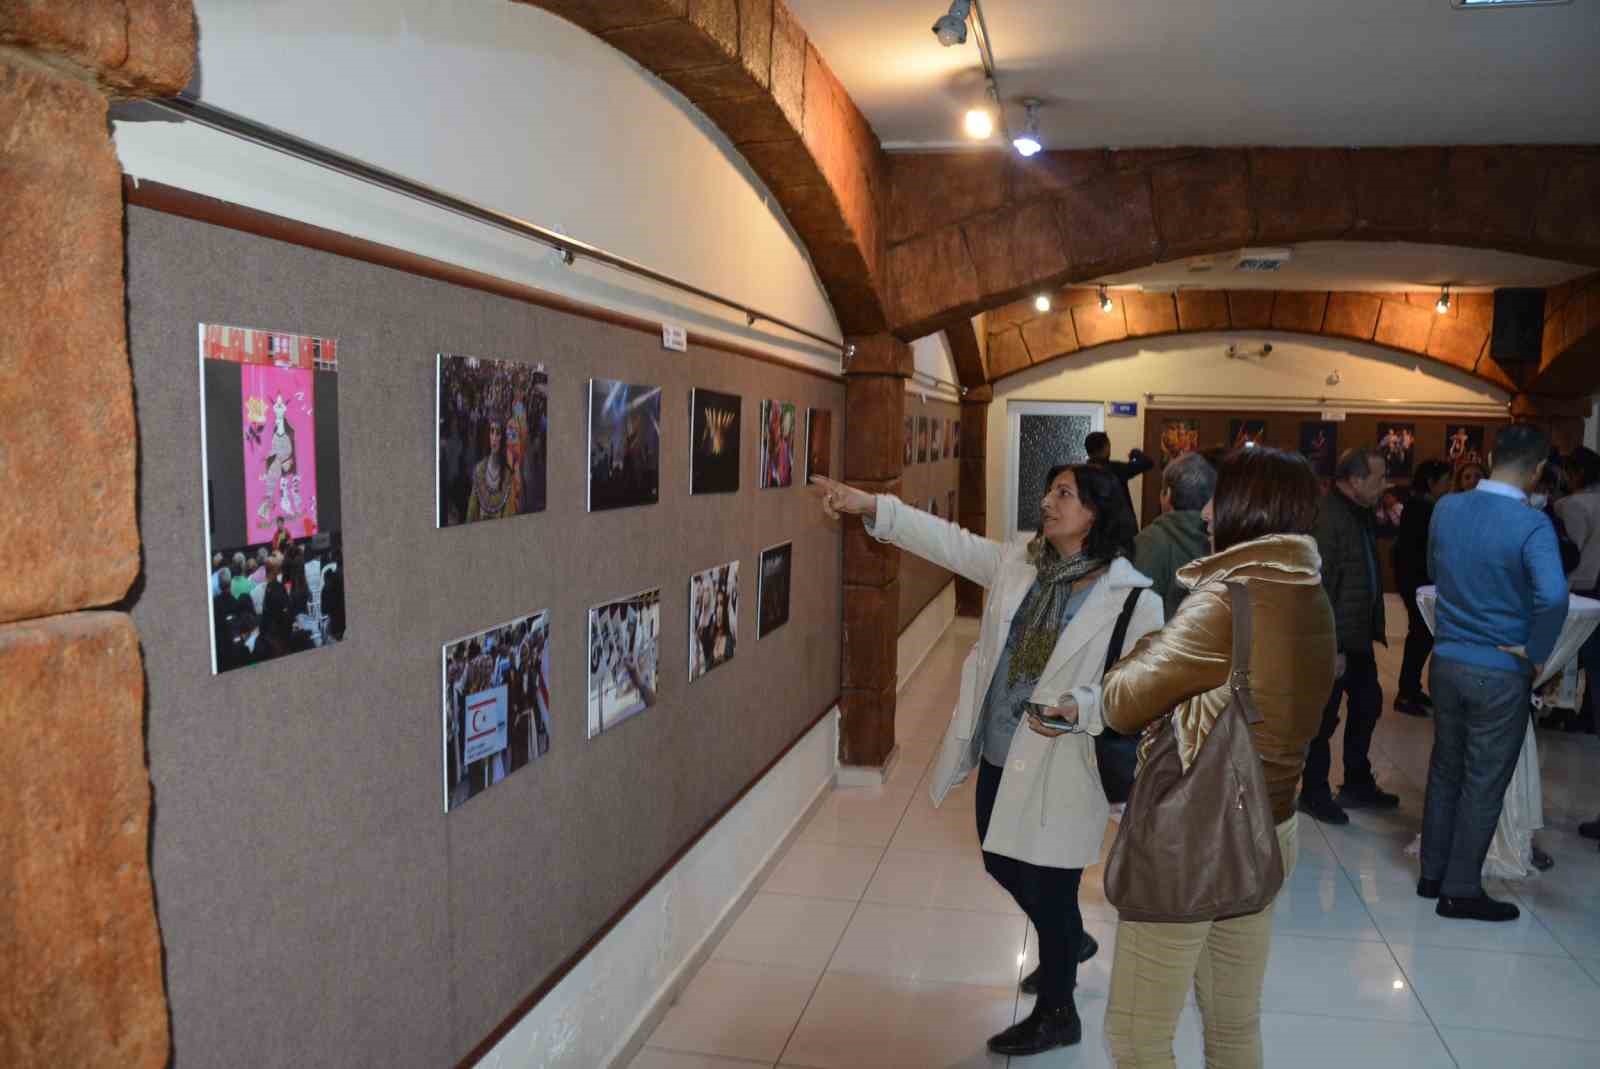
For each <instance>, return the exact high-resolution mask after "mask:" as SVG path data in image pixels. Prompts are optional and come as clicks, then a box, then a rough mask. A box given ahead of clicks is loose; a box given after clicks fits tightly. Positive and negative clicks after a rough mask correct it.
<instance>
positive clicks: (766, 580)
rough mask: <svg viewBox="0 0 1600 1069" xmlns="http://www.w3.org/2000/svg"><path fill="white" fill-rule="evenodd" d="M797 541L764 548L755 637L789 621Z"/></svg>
mask: <svg viewBox="0 0 1600 1069" xmlns="http://www.w3.org/2000/svg"><path fill="white" fill-rule="evenodd" d="M793 557H794V543H792V542H784V543H782V544H780V545H776V546H773V547H771V548H770V549H763V550H762V551H761V569H760V571H759V572H758V573H757V575H756V603H757V606H758V608H759V612H758V613H757V617H756V638H757V639H763V638H766V637H767V636H768V635H770V634H772V632H774V631H776V630H777V629H778V628H780V627H782V626H783V625H784V624H786V623H788V622H789V567H790V563H791V562H792V560H793Z"/></svg>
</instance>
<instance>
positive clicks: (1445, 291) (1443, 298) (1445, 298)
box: [1433, 285, 1450, 315]
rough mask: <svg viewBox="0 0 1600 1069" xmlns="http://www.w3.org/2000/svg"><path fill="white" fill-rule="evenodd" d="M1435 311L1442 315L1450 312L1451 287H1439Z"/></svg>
mask: <svg viewBox="0 0 1600 1069" xmlns="http://www.w3.org/2000/svg"><path fill="white" fill-rule="evenodd" d="M1433 310H1434V311H1435V312H1438V313H1439V314H1440V315H1444V314H1445V313H1446V312H1448V311H1450V287H1449V286H1448V285H1445V286H1440V287H1439V299H1438V300H1437V301H1434V302H1433Z"/></svg>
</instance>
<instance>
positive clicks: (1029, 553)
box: [811, 465, 1162, 1055]
mask: <svg viewBox="0 0 1600 1069" xmlns="http://www.w3.org/2000/svg"><path fill="white" fill-rule="evenodd" d="M811 482H812V484H813V486H815V487H816V488H817V489H818V490H819V491H820V493H821V496H822V507H823V511H824V512H826V513H827V514H828V516H830V517H837V516H839V515H840V514H841V513H849V514H852V515H858V516H861V517H862V518H863V520H864V521H865V523H866V527H867V531H868V532H869V533H870V534H871V535H872V536H873V537H874V538H876V539H878V540H879V541H882V542H889V543H891V544H893V545H896V546H899V547H900V548H901V549H904V550H907V551H908V552H911V553H915V554H917V555H918V556H920V557H922V558H924V559H926V560H929V561H931V562H933V563H934V564H937V565H939V566H941V567H943V568H948V569H949V570H951V571H953V572H956V573H958V574H960V575H963V576H965V577H966V578H968V579H971V580H972V581H973V582H975V583H978V584H980V585H981V586H983V587H985V588H986V589H987V590H988V591H989V596H988V598H987V599H986V600H985V605H984V613H983V621H982V625H981V630H980V633H979V638H978V643H977V645H976V646H974V647H973V650H972V652H971V653H970V654H969V655H968V656H967V660H966V664H965V666H964V667H963V668H962V672H961V692H960V697H959V699H958V701H957V703H956V707H955V710H954V712H953V713H952V715H951V720H950V727H949V729H948V731H947V732H946V734H945V739H944V744H943V746H942V748H941V750H940V753H939V758H938V761H937V763H936V765H935V767H934V773H933V778H932V787H931V793H932V795H933V800H934V804H935V805H938V804H939V803H940V802H942V801H943V800H944V797H945V795H946V794H948V793H949V791H950V790H951V789H952V788H953V787H955V786H956V784H958V783H960V782H961V781H962V780H963V779H965V778H966V776H967V774H968V773H969V772H971V771H972V770H973V769H977V771H978V782H977V797H976V806H977V825H978V838H979V840H980V842H981V843H982V847H983V865H984V868H985V869H987V870H988V872H989V874H990V875H991V876H993V877H994V878H995V880H997V881H998V882H999V883H1000V884H1001V886H1003V887H1004V888H1005V889H1006V890H1007V891H1008V892H1010V894H1011V896H1012V897H1013V898H1014V899H1015V900H1016V902H1017V905H1018V906H1019V907H1021V909H1022V911H1023V912H1024V913H1026V914H1027V915H1028V919H1029V920H1031V921H1032V922H1033V926H1034V928H1035V930H1036V931H1037V932H1038V933H1039V968H1038V970H1037V971H1036V972H1035V973H1033V974H1032V975H1030V976H1028V977H1027V978H1026V979H1024V980H1023V982H1022V986H1023V990H1024V991H1025V992H1027V993H1032V992H1033V991H1035V990H1037V992H1038V996H1039V997H1038V1001H1037V1002H1036V1003H1035V1005H1034V1009H1033V1012H1032V1013H1031V1014H1029V1015H1028V1016H1027V1017H1026V1018H1024V1019H1023V1020H1022V1021H1019V1022H1018V1023H1017V1024H1015V1025H1013V1026H1011V1027H1010V1028H1008V1029H1006V1030H1005V1031H1003V1032H1001V1033H999V1034H998V1035H996V1036H993V1037H992V1038H991V1039H990V1040H989V1049H990V1050H992V1051H994V1052H995V1053H997V1054H1008V1055H1026V1054H1036V1053H1039V1052H1041V1051H1046V1050H1050V1049H1052V1048H1054V1047H1062V1046H1068V1045H1070V1044H1073V1043H1077V1042H1078V1041H1079V1040H1080V1039H1081V1038H1082V1035H1083V1026H1082V1023H1081V1022H1080V1021H1079V1019H1078V1011H1077V1007H1076V1005H1075V1004H1074V1002H1073V989H1074V987H1075V986H1076V984H1077V970H1078V962H1079V961H1080V960H1087V958H1088V957H1090V956H1091V955H1092V954H1093V953H1094V950H1095V946H1094V942H1093V940H1092V939H1090V938H1089V936H1088V935H1087V933H1085V932H1084V930H1083V918H1082V915H1081V914H1080V912H1079V910H1078V884H1079V881H1080V879H1081V878H1082V875H1083V869H1084V868H1085V867H1086V866H1089V865H1093V864H1095V863H1097V862H1098V861H1099V860H1100V844H1101V839H1102V838H1103V836H1104V834H1105V829H1106V819H1107V816H1108V813H1109V806H1108V803H1107V801H1106V797H1105V792H1104V790H1103V789H1102V787H1101V783H1100V774H1099V771H1098V768H1097V766H1096V763H1095V749H1094V743H1093V740H1092V739H1091V738H1090V737H1089V736H1087V735H1084V734H1078V733H1068V732H1067V731H1065V730H1064V727H1063V726H1062V725H1061V724H1060V721H1059V720H1056V722H1055V726H1052V723H1051V720H1052V714H1054V713H1055V712H1056V709H1057V707H1060V706H1063V705H1065V704H1067V703H1068V702H1069V701H1070V699H1071V698H1072V697H1073V696H1074V693H1075V692H1078V693H1081V694H1082V695H1083V696H1084V697H1087V689H1086V688H1088V687H1089V686H1091V685H1094V684H1098V683H1099V682H1100V678H1101V675H1102V673H1103V672H1104V670H1105V666H1106V663H1107V660H1108V656H1107V654H1108V652H1109V646H1110V642H1111V637H1112V632H1113V631H1114V630H1115V629H1116V626H1117V622H1118V617H1119V616H1124V615H1126V617H1127V620H1128V622H1127V626H1126V628H1125V631H1126V635H1125V638H1124V639H1123V642H1122V646H1123V649H1132V648H1133V645H1134V643H1135V642H1136V641H1137V640H1138V639H1139V638H1140V637H1141V636H1143V635H1145V634H1147V633H1149V632H1151V631H1155V630H1157V629H1159V628H1160V627H1161V622H1162V607H1161V599H1160V598H1159V597H1157V596H1156V595H1155V593H1154V592H1152V591H1151V590H1150V589H1149V587H1150V580H1149V579H1147V578H1145V577H1144V576H1143V575H1141V574H1139V572H1137V571H1136V570H1134V567H1133V565H1131V564H1130V563H1129V562H1128V558H1129V556H1130V555H1131V553H1132V547H1133V537H1134V534H1135V533H1136V529H1137V527H1136V524H1135V521H1134V517H1133V513H1132V511H1131V510H1130V508H1129V506H1128V504H1127V501H1126V497H1125V495H1124V493H1123V491H1122V485H1121V483H1120V482H1119V481H1118V479H1117V477H1116V476H1115V475H1113V474H1111V473H1110V472H1107V471H1103V470H1100V469H1097V468H1092V467H1088V466H1086V465H1070V466H1069V465H1061V466H1059V467H1056V468H1054V469H1052V470H1051V471H1050V473H1049V476H1048V477H1047V478H1046V480H1045V485H1044V486H1043V487H1041V488H1040V489H1041V490H1042V491H1043V493H1044V498H1043V500H1042V501H1041V502H1040V527H1041V530H1040V532H1039V534H1038V535H1037V536H1035V537H1034V538H1032V539H1031V540H1028V541H1025V542H1024V541H1021V540H1018V541H1016V542H1013V543H1009V544H1008V543H1001V542H996V541H992V540H990V539H987V538H982V537H980V536H978V535H975V534H972V533H971V532H969V531H965V530H963V529H962V528H961V527H959V526H957V525H956V524H954V523H949V522H946V521H944V520H941V519H938V518H937V517H934V516H930V515H928V514H927V513H925V512H921V511H919V510H917V509H914V508H912V507H910V506H909V505H906V504H905V503H904V502H902V501H900V500H899V499H898V498H895V497H893V496H891V495H887V494H879V495H876V496H875V495H872V494H868V493H865V492H863V491H860V490H857V489H854V488H853V487H850V486H846V485H845V484H843V483H838V482H834V481H833V480H831V479H826V478H823V477H821V476H815V477H813V478H812V480H811ZM1125 610H1126V612H1125ZM1122 652H1123V651H1122V650H1121V649H1119V650H1117V651H1116V653H1117V655H1119V656H1120V654H1121V653H1122Z"/></svg>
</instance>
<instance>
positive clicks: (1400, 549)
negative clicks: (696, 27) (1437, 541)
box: [1391, 460, 1450, 716]
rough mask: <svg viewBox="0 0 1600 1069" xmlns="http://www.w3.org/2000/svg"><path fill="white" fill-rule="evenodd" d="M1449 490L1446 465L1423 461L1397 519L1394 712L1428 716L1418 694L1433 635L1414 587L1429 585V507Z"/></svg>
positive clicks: (1428, 703)
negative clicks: (1399, 613)
mask: <svg viewBox="0 0 1600 1069" xmlns="http://www.w3.org/2000/svg"><path fill="white" fill-rule="evenodd" d="M1449 489H1450V465H1448V464H1446V463H1445V462H1444V461H1442V460H1425V461H1423V462H1422V463H1421V464H1418V465H1417V470H1416V471H1415V472H1413V473H1412V475H1411V499H1410V500H1409V501H1407V502H1406V507H1405V511H1404V512H1402V513H1401V514H1400V530H1399V533H1397V534H1396V535H1395V538H1394V550H1393V553H1392V554H1391V556H1392V558H1393V560H1394V585H1395V586H1396V587H1397V588H1398V589H1399V591H1400V597H1401V598H1402V599H1403V600H1404V601H1405V603H1406V653H1405V660H1404V661H1402V662H1401V665H1400V693H1398V694H1396V695H1395V696H1394V708H1395V712H1397V713H1405V714H1407V715H1408V716H1427V715H1428V710H1429V709H1432V708H1433V699H1431V698H1429V697H1428V695H1427V694H1426V693H1424V692H1423V689H1422V666H1423V665H1424V664H1426V663H1427V661H1428V654H1430V653H1432V652H1433V631H1432V630H1431V629H1430V628H1429V627H1428V621H1426V620H1424V619H1423V618H1422V613H1421V612H1420V611H1419V610H1418V609H1417V588H1418V587H1423V586H1427V585H1428V522H1429V521H1430V520H1432V519H1433V506H1434V504H1435V503H1436V502H1438V500H1439V498H1441V497H1443V496H1444V495H1445V494H1446V493H1447V492H1448V491H1449Z"/></svg>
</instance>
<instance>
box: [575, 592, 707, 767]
mask: <svg viewBox="0 0 1600 1069" xmlns="http://www.w3.org/2000/svg"><path fill="white" fill-rule="evenodd" d="M660 637H661V591H660V590H646V591H644V592H642V593H639V594H635V595H633V596H632V597H627V598H622V599H620V600H618V601H611V602H606V603H605V604H603V605H596V606H595V607H594V608H592V609H590V610H589V738H591V739H592V738H594V737H595V736H596V735H599V734H601V733H602V732H605V731H610V730H611V729H612V728H614V727H616V726H617V725H619V724H621V723H622V722H623V721H625V720H628V719H630V718H631V717H635V716H638V715H639V714H640V713H642V712H644V711H645V710H646V709H648V708H650V707H651V706H652V705H654V704H655V703H656V678H657V674H658V670H659V667H660V659H659V653H660V650H659V641H660ZM730 655H731V654H730Z"/></svg>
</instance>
